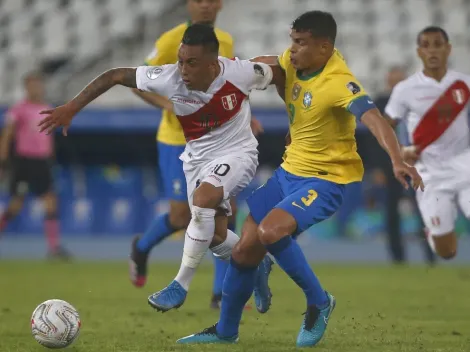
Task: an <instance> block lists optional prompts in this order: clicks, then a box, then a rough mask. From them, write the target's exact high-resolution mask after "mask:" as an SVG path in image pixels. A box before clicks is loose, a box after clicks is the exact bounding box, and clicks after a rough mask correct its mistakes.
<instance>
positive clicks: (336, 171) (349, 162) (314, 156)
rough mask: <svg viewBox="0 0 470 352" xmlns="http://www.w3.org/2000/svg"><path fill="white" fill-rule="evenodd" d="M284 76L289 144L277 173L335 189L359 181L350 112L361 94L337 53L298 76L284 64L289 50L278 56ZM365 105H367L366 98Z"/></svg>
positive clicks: (359, 163)
mask: <svg viewBox="0 0 470 352" xmlns="http://www.w3.org/2000/svg"><path fill="white" fill-rule="evenodd" d="M279 65H280V66H281V67H282V69H283V70H284V71H285V74H286V84H285V92H284V93H285V103H286V107H287V110H288V114H289V132H290V136H291V141H292V142H291V144H290V145H289V146H288V147H287V148H286V152H285V154H284V162H283V163H282V165H281V166H282V168H284V169H285V170H286V171H288V172H290V173H292V174H294V175H297V176H302V177H317V178H321V179H325V180H328V181H331V182H335V183H338V184H347V183H351V182H355V181H361V180H362V177H363V174H364V167H363V165H362V160H361V157H360V156H359V154H358V153H357V146H356V139H355V136H354V134H355V130H356V118H355V116H354V115H353V114H352V113H351V111H350V108H351V106H352V104H354V101H355V100H356V99H358V98H363V99H366V97H367V93H366V92H365V91H364V89H363V87H362V86H361V85H360V84H359V82H358V81H357V80H356V78H355V77H354V75H353V74H352V73H351V71H350V70H349V68H348V67H347V65H346V62H345V61H344V58H343V56H342V55H341V54H340V52H339V51H338V50H336V49H335V50H334V52H333V55H332V56H331V58H330V59H329V60H328V62H327V64H326V65H325V66H324V67H323V68H322V69H321V70H319V71H317V72H315V73H313V74H311V75H309V76H302V75H301V74H300V72H298V71H296V70H295V68H294V67H293V66H292V64H291V61H290V50H289V49H288V50H286V51H285V52H284V53H283V54H282V55H281V56H279ZM367 101H368V102H369V103H370V104H373V103H372V101H370V100H369V99H368V100H367Z"/></svg>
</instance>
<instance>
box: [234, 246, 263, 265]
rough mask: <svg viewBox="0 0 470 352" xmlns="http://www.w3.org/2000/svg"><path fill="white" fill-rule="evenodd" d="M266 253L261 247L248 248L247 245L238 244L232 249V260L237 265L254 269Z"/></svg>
mask: <svg viewBox="0 0 470 352" xmlns="http://www.w3.org/2000/svg"><path fill="white" fill-rule="evenodd" d="M265 254H266V251H265V249H264V247H263V246H256V245H255V246H249V245H248V243H246V242H245V243H242V241H240V242H238V243H237V244H236V245H235V247H233V249H232V258H233V260H235V262H237V263H238V264H241V265H244V266H247V267H254V266H258V265H259V263H261V261H262V260H263V258H264V256H265Z"/></svg>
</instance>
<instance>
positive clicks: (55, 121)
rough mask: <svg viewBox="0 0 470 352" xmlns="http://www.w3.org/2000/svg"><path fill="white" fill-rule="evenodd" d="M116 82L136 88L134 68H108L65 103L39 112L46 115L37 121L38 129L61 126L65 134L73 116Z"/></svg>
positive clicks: (44, 129) (48, 130) (50, 129)
mask: <svg viewBox="0 0 470 352" xmlns="http://www.w3.org/2000/svg"><path fill="white" fill-rule="evenodd" d="M118 84H119V85H123V86H125V87H129V88H137V83H136V68H131V67H123V68H113V69H111V70H108V71H106V72H104V73H102V74H101V75H99V76H98V77H97V78H95V79H94V80H93V81H92V82H91V83H89V84H88V85H87V86H86V87H85V88H84V89H83V90H82V91H81V92H80V93H79V94H78V95H77V96H76V97H75V98H73V99H72V100H71V101H69V102H68V103H67V104H65V105H62V106H59V107H57V108H55V109H51V110H45V111H42V112H41V114H43V115H46V117H45V118H44V119H42V120H41V121H40V122H39V127H40V131H41V132H43V131H47V133H48V134H49V133H51V132H52V131H53V130H54V129H55V128H57V127H63V130H62V133H63V134H64V136H66V135H67V130H68V128H69V126H70V123H71V122H72V119H73V117H74V116H75V115H76V114H77V113H78V112H79V111H80V110H82V109H83V108H84V107H85V106H87V105H88V104H89V103H91V102H92V101H93V100H95V99H96V98H98V97H99V96H100V95H102V94H103V93H105V92H106V91H108V90H109V89H110V88H112V87H113V86H115V85H118Z"/></svg>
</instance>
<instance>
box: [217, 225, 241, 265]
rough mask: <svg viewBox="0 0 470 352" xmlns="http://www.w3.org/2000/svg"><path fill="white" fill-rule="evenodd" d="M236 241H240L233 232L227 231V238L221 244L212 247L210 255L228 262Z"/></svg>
mask: <svg viewBox="0 0 470 352" xmlns="http://www.w3.org/2000/svg"><path fill="white" fill-rule="evenodd" d="M238 241H240V237H238V236H237V235H236V234H235V233H234V232H233V231H231V230H227V238H226V239H225V241H224V242H222V243H221V244H219V245H217V246H215V247H212V248H211V250H212V253H214V256H216V257H217V258H220V259H222V260H229V259H230V256H231V255H232V249H233V247H235V245H236V244H237V243H238Z"/></svg>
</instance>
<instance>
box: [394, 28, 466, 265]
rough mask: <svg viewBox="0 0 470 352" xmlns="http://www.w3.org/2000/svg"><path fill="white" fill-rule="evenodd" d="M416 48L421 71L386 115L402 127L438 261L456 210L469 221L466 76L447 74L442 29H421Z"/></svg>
mask: <svg viewBox="0 0 470 352" xmlns="http://www.w3.org/2000/svg"><path fill="white" fill-rule="evenodd" d="M417 42H418V55H419V57H420V59H421V61H422V62H423V66H424V67H423V70H421V71H419V72H417V73H415V74H414V75H412V76H410V77H409V78H408V79H406V80H404V81H402V82H400V83H398V84H397V85H396V86H395V88H394V89H393V92H392V95H391V97H390V100H389V102H388V104H387V106H386V108H385V113H386V114H387V115H388V117H389V118H390V121H391V123H392V124H393V125H396V124H397V123H398V122H399V121H401V120H403V121H405V123H406V125H407V128H408V133H409V137H410V141H412V145H411V146H408V147H404V148H403V153H404V156H405V158H406V159H407V160H408V161H409V162H412V163H416V168H417V170H418V172H419V174H420V175H421V176H422V178H423V181H424V183H425V185H426V188H425V190H424V191H419V190H418V191H417V193H416V197H417V201H418V205H419V209H420V212H421V216H422V217H423V221H424V223H425V225H426V233H427V238H428V241H429V244H430V246H431V248H432V249H433V250H434V251H435V252H436V253H437V254H438V255H439V256H440V257H442V258H445V259H451V258H453V257H454V256H455V255H456V253H457V236H456V234H455V232H454V223H455V220H456V216H457V209H458V205H459V206H460V209H461V210H462V212H463V213H464V214H465V216H466V217H467V218H470V133H469V126H468V115H469V111H468V107H469V104H468V102H469V99H470V89H469V87H470V76H468V75H466V74H463V73H460V72H456V71H452V70H450V69H448V66H447V60H448V57H449V54H450V52H451V44H450V43H449V37H448V35H447V33H446V31H445V30H443V29H442V28H440V27H427V28H425V29H423V30H422V31H421V32H420V33H419V34H418V38H417Z"/></svg>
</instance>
